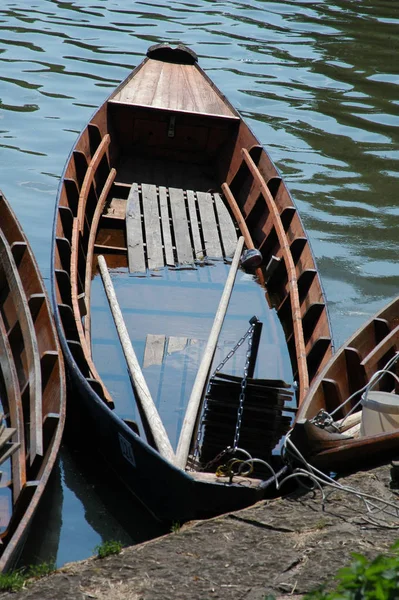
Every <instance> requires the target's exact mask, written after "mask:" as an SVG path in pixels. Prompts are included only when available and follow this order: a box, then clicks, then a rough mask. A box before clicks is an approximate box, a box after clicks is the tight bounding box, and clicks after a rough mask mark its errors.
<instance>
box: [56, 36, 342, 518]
mask: <svg viewBox="0 0 399 600" xmlns="http://www.w3.org/2000/svg"><path fill="white" fill-rule="evenodd" d="M238 231H240V233H241V234H242V235H243V236H244V239H245V243H246V246H247V248H255V249H257V250H259V254H260V256H261V260H262V265H261V266H260V267H258V268H256V269H255V274H254V276H255V277H256V280H257V282H258V283H256V285H260V286H261V288H262V303H264V305H267V306H268V307H270V309H271V310H272V311H274V312H275V313H276V315H277V317H278V320H279V322H280V323H281V327H282V331H283V336H284V338H285V339H284V347H285V349H284V351H285V352H287V351H288V356H289V359H290V362H291V367H292V372H293V377H294V379H295V381H296V382H297V386H296V390H297V399H298V402H301V401H302V400H303V398H304V397H305V395H306V391H307V389H308V386H309V382H311V381H312V380H313V378H314V377H315V375H316V374H317V372H318V371H319V370H320V369H321V368H322V367H323V365H324V364H325V363H326V362H327V360H328V358H329V357H330V356H331V353H332V342H331V334H330V327H329V319H328V313H327V309H326V305H325V302H324V295H323V290H322V287H321V283H320V280H319V277H318V273H317V269H316V266H315V263H314V259H313V254H312V252H311V249H310V245H309V242H308V240H307V238H306V235H305V232H304V230H303V226H302V223H301V220H300V218H299V215H298V213H297V211H296V209H295V207H294V205H293V202H292V199H291V197H290V195H289V192H288V190H287V188H286V187H285V185H284V182H283V181H282V179H281V177H280V175H279V173H278V172H277V170H276V168H275V166H274V165H273V163H272V161H271V160H270V157H269V156H268V154H267V153H266V152H265V150H264V149H263V148H262V147H261V146H260V145H259V143H258V140H257V139H256V137H255V136H254V135H253V133H252V132H251V131H250V129H249V128H248V126H247V125H246V124H245V123H244V121H243V120H242V119H241V117H240V115H239V114H238V113H237V111H236V110H235V109H234V108H233V107H232V106H231V105H230V104H229V103H228V101H227V100H226V99H225V98H224V96H223V95H222V94H221V93H220V92H219V90H217V88H216V87H215V86H214V84H213V83H212V82H211V81H210V80H209V78H208V77H207V76H206V74H205V73H204V72H203V71H202V69H200V67H198V65H197V64H196V59H195V58H194V57H193V55H192V53H190V52H188V51H187V50H186V49H184V48H181V47H179V48H178V49H177V51H176V49H171V48H168V47H164V46H162V47H161V48H155V49H150V51H149V53H148V56H147V58H146V59H144V61H143V62H142V63H141V64H140V65H139V66H138V67H137V68H136V69H135V70H134V71H133V72H132V74H131V75H130V76H129V77H128V78H127V79H126V80H125V81H124V82H122V84H121V85H120V86H119V87H118V88H117V89H116V91H115V92H114V93H113V94H111V96H110V98H109V99H108V100H107V102H105V103H104V105H103V106H101V107H100V108H99V110H98V111H97V112H96V113H95V114H94V115H93V117H92V119H91V120H90V122H89V124H88V125H87V127H86V128H85V129H84V130H83V132H82V133H81V135H80V137H79V139H78V140H77V142H76V144H75V146H74V148H73V150H72V152H71V155H70V156H69V158H68V160H67V163H66V167H65V171H64V174H63V177H62V181H61V184H60V188H59V193H58V201H57V206H56V213H55V220H54V238H53V269H52V286H51V287H52V294H53V303H54V308H55V318H56V324H57V329H58V332H59V336H60V339H61V343H62V346H63V350H64V355H65V358H66V364H67V368H68V371H69V375H70V382H71V386H72V390H73V391H72V394H71V396H72V397H73V405H74V407H75V416H74V419H76V420H79V418H80V417H79V414H80V411H81V410H83V408H84V411H85V414H86V418H87V420H88V422H89V423H90V425H89V427H90V429H92V430H93V443H95V444H96V446H97V447H99V448H100V450H101V451H102V452H103V454H104V456H105V457H106V459H107V460H108V461H109V462H110V463H111V464H112V465H113V467H114V469H115V471H116V472H117V474H118V475H119V477H120V478H121V479H122V480H123V481H124V482H125V484H126V486H127V487H128V489H129V490H130V491H132V492H133V493H134V494H135V495H137V496H138V497H139V498H140V499H141V500H142V502H143V503H144V504H145V505H146V506H147V507H148V508H149V509H150V510H151V511H152V512H153V513H154V514H156V515H157V516H158V517H159V518H162V519H165V518H166V519H174V520H186V519H188V518H197V517H200V516H209V515H210V514H217V513H221V512H226V511H229V510H234V509H237V508H242V507H243V506H247V505H250V504H252V503H254V502H255V501H257V500H259V499H260V498H262V497H263V496H264V494H265V487H267V486H266V485H264V484H263V483H262V479H263V477H268V476H269V473H268V472H267V471H266V475H263V476H261V477H260V478H259V480H256V481H255V480H252V483H251V478H249V479H248V483H247V484H245V483H244V482H242V481H240V482H239V483H237V484H235V483H234V481H233V483H232V484H230V485H229V484H222V483H220V481H222V480H220V479H218V478H216V477H215V474H210V478H209V477H208V478H207V476H203V475H201V473H200V472H199V473H198V474H191V473H190V472H189V471H185V470H184V469H180V468H177V467H176V466H174V464H172V462H171V461H167V460H165V458H163V457H162V456H161V455H160V453H159V452H158V451H156V450H154V447H153V446H154V443H153V441H151V439H150V438H148V437H147V439H146V438H145V436H144V435H143V434H142V432H141V434H140V435H138V434H137V427H136V425H134V424H130V426H129V425H128V424H127V423H126V422H124V420H123V419H122V418H121V417H120V416H118V415H117V414H116V413H117V411H116V410H115V407H116V406H117V398H116V395H115V394H111V393H110V391H109V390H108V389H107V386H106V384H105V383H104V381H103V380H102V378H101V376H100V374H99V373H98V368H97V367H98V365H97V363H96V360H95V357H94V353H93V349H92V332H91V328H92V313H91V304H92V303H91V295H92V293H93V289H92V288H93V280H94V279H95V278H96V276H97V257H98V256H99V255H100V254H101V255H103V256H105V258H106V262H107V264H108V267H109V268H110V269H112V268H113V269H115V273H118V272H120V273H122V272H127V271H130V274H131V275H133V276H137V277H139V279H137V280H136V282H137V281H143V280H144V281H145V280H146V279H145V278H147V279H148V281H154V282H156V281H158V282H159V280H160V279H161V277H162V273H165V272H166V271H167V270H168V269H172V272H173V273H175V274H176V273H180V272H183V271H184V270H185V269H198V273H199V278H200V275H201V273H203V272H205V270H206V268H207V264H208V262H211V263H212V261H213V260H214V259H215V258H216V259H217V260H221V261H222V264H223V262H228V261H229V260H230V258H231V255H232V250H234V248H235V245H236V243H237V242H236V238H237V232H238ZM212 232H213V233H212ZM188 240H189V244H188V245H187V241H188ZM227 249H228V250H227ZM151 278H152V279H151ZM254 282H255V279H253V283H254ZM266 282H267V286H266ZM154 285H155V283H154ZM191 285H192V287H193V286H194V287H195V285H197V283H195V282H194V283H193V282H191ZM207 285H208V288H209V290H210V291H212V290H214V289H219V288H218V287H217V286H218V285H219V284H218V283H213V282H210V283H209V282H208V283H207ZM154 289H155V288H154ZM160 289H161V288H160ZM144 293H146V292H144ZM160 293H161V292H160ZM210 293H211V292H209V295H210ZM135 302H136V300H135ZM137 302H139V301H137ZM171 304H172V308H174V307H173V303H171ZM178 307H180V308H179V309H178ZM141 308H142V313H140V312H139V309H138V308H137V307H136V308H134V309H132V310H133V312H134V311H136V313H137V314H138V315H140V314H146V310H147V313H148V312H150V314H151V311H148V308H149V307H148V306H147V305H146V304H145V300H143V301H142V307H141ZM179 310H181V311H182V312H183V311H184V303H183V304H182V303H180V304H178V297H176V308H175V312H176V313H177V314H178V313H179ZM247 310H250V311H252V309H251V308H247ZM201 312H206V311H205V309H203V310H202V306H200V307H199V309H198V310H197V312H195V311H193V312H192V314H191V316H190V318H191V319H192V320H193V319H195V317H196V314H197V313H201ZM136 313H135V314H136ZM161 313H162V311H161ZM252 314H253V313H252V312H251V314H248V318H250V317H251V316H252ZM183 317H184V315H183V314H182V320H183ZM152 318H153V319H155V315H153V317H152ZM139 320H140V319H138V320H137V321H139ZM159 322H160V326H161V327H163V328H164V330H165V329H166V327H167V322H168V314H167V313H166V312H165V314H164V316H163V313H162V314H161V316H160V321H159ZM199 329H200V328H199ZM172 333H173V336H172V337H174V340H175V341H176V340H178V339H181V337H180V338H179V337H178V336H179V335H180V336H181V334H177V333H174V332H172ZM236 335H237V334H236ZM158 337H159V336H158ZM172 337H170V338H169V340H171V339H172ZM194 342H195V340H194ZM273 349H274V353H275V354H276V355H277V354H280V349H279V348H278V345H277V344H276V345H275V347H274V348H273ZM271 354H273V352H272V353H271ZM274 379H278V377H276V374H275V375H274ZM291 394H292V392H291ZM262 410H264V407H263V408H262ZM278 410H280V409H278ZM279 423H282V425H279V426H280V427H282V428H284V427H285V424H284V423H285V421H284V419H282V420H281V419H280V421H279ZM254 424H256V422H254ZM132 427H133V429H134V431H133V430H132ZM285 430H286V429H285ZM281 431H282V430H281ZM254 435H256V436H259V435H261V436H262V435H263V436H264V437H265V439H266V437H267V433H266V430H262V431H261V432H260V433H259V431H258V430H256V433H255V434H254ZM192 439H194V438H192ZM270 439H273V440H274V433H273V434H272V435H271V438H270ZM270 443H271V442H270ZM208 475H209V474H208ZM254 481H255V483H254Z"/></svg>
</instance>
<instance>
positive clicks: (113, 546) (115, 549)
mask: <svg viewBox="0 0 399 600" xmlns="http://www.w3.org/2000/svg"><path fill="white" fill-rule="evenodd" d="M121 550H122V544H121V542H117V541H115V540H109V541H108V542H103V543H102V544H99V545H98V546H96V547H95V548H94V551H95V552H96V554H97V558H105V557H106V556H111V555H113V554H119V553H120V552H121Z"/></svg>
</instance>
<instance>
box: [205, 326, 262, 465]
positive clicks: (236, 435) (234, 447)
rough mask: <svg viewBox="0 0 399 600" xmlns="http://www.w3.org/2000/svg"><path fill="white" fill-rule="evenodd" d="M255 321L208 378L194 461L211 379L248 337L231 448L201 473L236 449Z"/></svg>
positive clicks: (210, 462) (220, 454) (222, 452)
mask: <svg viewBox="0 0 399 600" xmlns="http://www.w3.org/2000/svg"><path fill="white" fill-rule="evenodd" d="M257 321H258V319H257V317H252V319H251V320H250V326H249V328H248V330H247V331H246V332H245V333H244V335H243V336H242V337H241V338H240V339H239V340H238V342H237V343H236V345H235V346H234V348H232V349H231V350H230V352H229V353H228V354H227V355H226V357H225V358H224V359H223V360H222V362H220V363H219V364H218V366H217V367H216V369H215V370H214V371H213V373H212V375H211V377H210V378H209V383H208V387H207V391H206V394H205V401H204V406H203V410H202V418H201V425H200V426H199V428H198V433H197V439H196V443H195V449H194V459H195V461H198V459H199V449H200V442H201V437H202V434H203V428H204V415H205V412H206V408H207V401H206V398H207V395H208V393H209V389H210V385H211V380H212V378H213V377H215V375H216V373H218V372H220V371H221V370H222V369H223V367H224V366H225V364H226V363H227V362H228V361H229V360H230V358H232V357H233V356H234V354H235V353H236V352H237V350H238V348H240V346H242V345H243V343H244V342H245V340H246V339H247V338H248V337H249V340H248V350H247V354H246V361H245V367H244V377H243V378H242V381H241V391H240V399H239V406H238V411H237V422H236V429H235V433H234V442H233V447H231V446H227V448H225V449H224V450H222V451H221V452H219V454H218V455H217V456H215V458H213V459H212V460H211V461H209V462H208V463H207V464H206V465H205V466H204V467H203V468H202V470H203V471H205V470H206V469H208V468H209V467H211V466H212V465H213V464H214V463H216V462H218V461H219V460H220V459H221V458H223V456H224V455H225V454H229V453H234V452H235V451H236V449H237V445H238V441H239V438H240V431H241V421H242V413H243V410H244V400H245V391H246V387H247V378H248V367H249V361H250V357H251V348H252V340H253V333H254V329H255V325H256V323H257Z"/></svg>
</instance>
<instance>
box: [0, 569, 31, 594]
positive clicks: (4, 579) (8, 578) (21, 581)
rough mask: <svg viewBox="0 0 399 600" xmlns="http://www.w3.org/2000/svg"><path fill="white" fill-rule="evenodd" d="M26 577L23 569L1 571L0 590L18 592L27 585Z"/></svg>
mask: <svg viewBox="0 0 399 600" xmlns="http://www.w3.org/2000/svg"><path fill="white" fill-rule="evenodd" d="M25 580H26V577H25V575H24V573H23V571H22V570H18V571H11V572H10V573H0V590H1V591H3V592H18V591H19V590H22V588H23V587H24V585H25Z"/></svg>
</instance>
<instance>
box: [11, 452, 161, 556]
mask: <svg viewBox="0 0 399 600" xmlns="http://www.w3.org/2000/svg"><path fill="white" fill-rule="evenodd" d="M43 532H45V533H46V534H45V535H43ZM163 533H166V531H165V526H161V525H160V523H159V522H158V521H156V520H155V519H154V518H153V517H152V516H151V515H150V514H149V513H148V512H147V511H146V510H145V509H144V508H143V506H142V505H141V504H139V502H138V501H137V502H136V501H135V500H134V498H132V497H131V496H128V495H127V494H126V490H125V489H124V486H123V485H122V484H121V482H120V481H118V480H117V479H116V478H115V475H113V474H112V473H111V472H110V470H109V468H108V467H107V466H106V465H105V464H104V461H103V459H102V458H101V457H100V456H99V455H98V454H97V453H96V452H95V451H93V449H92V448H89V447H88V446H86V447H84V446H82V445H80V447H79V448H76V447H75V448H72V447H71V445H68V446H67V445H66V444H64V445H63V446H62V448H61V452H60V456H59V460H58V462H57V464H56V466H55V468H54V470H53V472H52V475H51V478H50V481H49V484H48V486H47V487H46V490H45V493H44V495H43V498H42V501H41V503H40V506H39V509H38V511H37V513H36V515H35V518H34V521H33V524H32V527H31V530H30V532H29V537H28V540H27V543H26V545H25V548H24V551H23V553H22V555H21V558H20V561H19V565H18V566H19V567H21V566H28V565H33V564H40V563H43V562H55V564H56V566H57V567H60V566H62V565H64V564H65V563H67V562H70V561H76V560H82V559H84V558H87V557H88V556H90V555H94V554H95V553H96V550H95V548H96V546H98V545H99V544H101V543H102V542H106V541H111V540H115V541H119V542H121V544H122V545H123V546H130V545H134V544H138V543H141V542H144V541H146V540H149V539H153V538H155V537H157V536H159V535H162V534H163Z"/></svg>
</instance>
